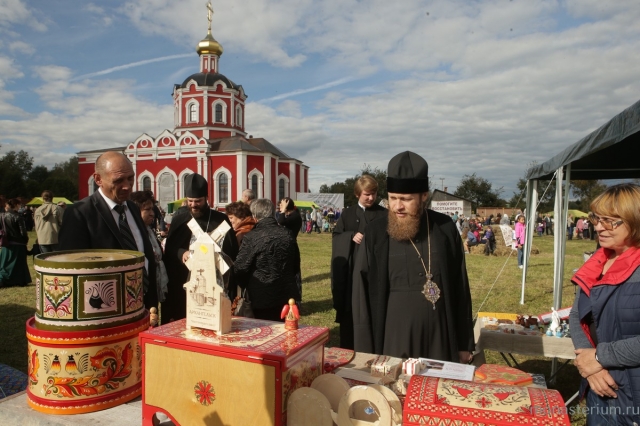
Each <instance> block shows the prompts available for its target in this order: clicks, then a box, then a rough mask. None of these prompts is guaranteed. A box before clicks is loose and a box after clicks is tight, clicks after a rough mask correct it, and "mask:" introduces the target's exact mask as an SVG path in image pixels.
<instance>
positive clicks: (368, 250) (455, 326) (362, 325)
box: [352, 151, 475, 363]
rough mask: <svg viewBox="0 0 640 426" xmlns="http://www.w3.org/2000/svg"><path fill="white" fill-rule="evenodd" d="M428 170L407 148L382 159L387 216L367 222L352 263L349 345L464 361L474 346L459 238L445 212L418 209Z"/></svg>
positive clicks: (426, 190)
mask: <svg viewBox="0 0 640 426" xmlns="http://www.w3.org/2000/svg"><path fill="white" fill-rule="evenodd" d="M428 171H429V168H428V165H427V162H426V161H425V160H424V158H422V157H421V156H419V155H418V154H415V153H413V152H410V151H406V152H403V153H401V154H398V155H396V156H395V157H393V158H392V159H391V161H389V166H388V169H387V191H388V193H389V215H388V217H387V218H382V219H378V220H376V221H373V222H371V223H370V224H369V225H367V227H366V229H365V232H364V235H365V237H364V239H363V241H362V243H361V249H360V250H359V251H358V256H357V259H356V264H355V268H354V275H353V298H352V304H353V306H352V308H353V322H354V338H355V339H354V340H355V350H356V351H357V352H367V353H373V354H379V355H388V356H394V357H400V358H409V357H411V358H417V357H425V358H432V359H438V360H442V361H453V362H461V363H470V362H471V360H472V353H473V350H474V347H475V345H474V337H473V321H472V314H471V293H470V291H469V280H468V278H467V268H466V264H465V259H464V251H463V245H462V240H461V238H460V234H458V231H457V229H456V226H455V224H454V223H453V222H452V221H451V218H450V217H449V216H446V215H444V214H441V213H438V212H435V211H432V210H428V209H426V203H427V200H428V197H429V175H428ZM363 248H364V250H363Z"/></svg>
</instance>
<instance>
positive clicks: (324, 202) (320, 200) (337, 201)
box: [296, 192, 344, 209]
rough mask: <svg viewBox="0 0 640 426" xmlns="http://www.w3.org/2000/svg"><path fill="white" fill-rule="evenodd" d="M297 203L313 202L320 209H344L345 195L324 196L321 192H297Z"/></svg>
mask: <svg viewBox="0 0 640 426" xmlns="http://www.w3.org/2000/svg"><path fill="white" fill-rule="evenodd" d="M296 201H313V202H314V203H316V204H317V205H319V206H320V207H325V206H327V207H333V208H334V209H335V208H339V209H342V208H344V194H324V193H320V192H296Z"/></svg>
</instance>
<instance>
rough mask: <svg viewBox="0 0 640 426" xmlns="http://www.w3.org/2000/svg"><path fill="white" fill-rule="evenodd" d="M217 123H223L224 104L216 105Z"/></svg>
mask: <svg viewBox="0 0 640 426" xmlns="http://www.w3.org/2000/svg"><path fill="white" fill-rule="evenodd" d="M216 123H222V105H221V104H217V105H216Z"/></svg>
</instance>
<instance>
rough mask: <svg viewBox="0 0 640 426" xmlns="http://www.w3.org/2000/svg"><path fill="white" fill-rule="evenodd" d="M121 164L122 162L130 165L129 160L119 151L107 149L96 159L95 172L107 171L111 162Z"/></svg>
mask: <svg viewBox="0 0 640 426" xmlns="http://www.w3.org/2000/svg"><path fill="white" fill-rule="evenodd" d="M112 163H113V164H114V165H118V166H122V165H123V164H124V163H129V165H131V161H129V159H128V158H127V157H126V155H124V154H123V153H121V152H117V151H107V152H105V153H104V154H102V155H100V156H99V157H98V159H97V160H96V173H98V174H102V173H104V172H105V171H107V170H108V169H109V168H110V167H112V165H111V164H112Z"/></svg>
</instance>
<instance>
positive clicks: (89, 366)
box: [27, 315, 149, 414]
mask: <svg viewBox="0 0 640 426" xmlns="http://www.w3.org/2000/svg"><path fill="white" fill-rule="evenodd" d="M148 327H149V316H148V315H145V316H143V317H142V318H141V319H139V320H138V321H136V322H133V323H131V324H125V325H120V326H117V327H112V328H106V329H105V328H103V329H100V330H86V331H64V332H63V331H51V330H40V329H39V328H37V327H36V322H35V319H34V318H33V317H32V318H30V319H29V320H28V321H27V340H28V345H27V351H28V356H29V362H28V367H27V370H28V377H29V385H28V387H27V402H28V404H29V406H30V407H31V408H33V409H34V410H37V411H41V412H43V413H49V414H79V413H89V412H94V411H99V410H103V409H105V408H111V407H115V406H116V405H120V404H122V403H125V402H127V401H130V400H132V399H134V398H136V397H138V396H140V393H141V390H142V383H141V380H142V359H141V350H140V347H139V344H138V333H139V332H141V331H144V330H146V329H147V328H148Z"/></svg>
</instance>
